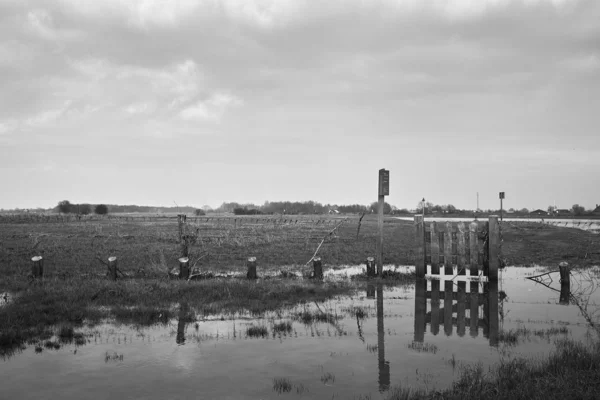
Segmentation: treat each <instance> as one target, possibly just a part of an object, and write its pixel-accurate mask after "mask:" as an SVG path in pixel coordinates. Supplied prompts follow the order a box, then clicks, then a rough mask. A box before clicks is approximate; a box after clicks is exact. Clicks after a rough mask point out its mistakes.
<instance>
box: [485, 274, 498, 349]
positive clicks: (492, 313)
mask: <svg viewBox="0 0 600 400" xmlns="http://www.w3.org/2000/svg"><path fill="white" fill-rule="evenodd" d="M488 302H489V303H488V304H489V306H488V313H489V314H488V318H487V322H488V325H489V327H490V336H489V338H490V346H497V345H498V322H499V316H498V281H490V282H489V284H488Z"/></svg>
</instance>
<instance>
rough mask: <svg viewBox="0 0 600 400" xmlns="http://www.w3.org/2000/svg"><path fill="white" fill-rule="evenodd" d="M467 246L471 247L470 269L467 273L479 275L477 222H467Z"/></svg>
mask: <svg viewBox="0 0 600 400" xmlns="http://www.w3.org/2000/svg"><path fill="white" fill-rule="evenodd" d="M469 246H470V247H471V251H470V255H471V260H470V261H469V263H470V264H471V270H470V272H469V274H470V275H471V276H476V275H479V267H478V264H479V246H478V239H477V222H471V223H470V224H469Z"/></svg>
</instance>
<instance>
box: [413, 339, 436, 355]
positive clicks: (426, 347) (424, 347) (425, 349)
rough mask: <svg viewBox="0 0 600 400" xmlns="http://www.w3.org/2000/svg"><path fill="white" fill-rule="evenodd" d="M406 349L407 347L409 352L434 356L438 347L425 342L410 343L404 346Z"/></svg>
mask: <svg viewBox="0 0 600 400" xmlns="http://www.w3.org/2000/svg"><path fill="white" fill-rule="evenodd" d="M406 347H408V348H409V349H411V350H414V351H417V352H419V353H432V354H435V353H437V351H438V347H437V346H436V345H435V344H432V343H426V342H415V341H413V342H411V343H409V344H408V345H406Z"/></svg>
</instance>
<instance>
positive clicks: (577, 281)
mask: <svg viewBox="0 0 600 400" xmlns="http://www.w3.org/2000/svg"><path fill="white" fill-rule="evenodd" d="M355 270H358V269H357V268H354V269H351V268H350V269H348V270H346V271H344V270H338V271H336V273H333V272H330V274H332V275H339V274H343V273H351V272H354V271H355ZM340 271H341V272H340ZM546 272H548V270H547V269H545V268H535V269H534V268H516V267H508V268H506V269H504V270H502V271H501V273H500V279H499V282H497V283H492V282H485V281H483V280H479V279H477V280H476V278H478V277H473V279H472V278H471V277H470V276H468V275H467V276H462V277H459V278H460V280H457V279H458V278H455V279H454V280H444V278H448V279H451V278H453V277H454V276H446V277H445V276H443V275H442V276H441V279H440V280H435V279H429V278H428V279H427V280H425V281H423V280H422V281H420V283H417V284H416V285H415V284H412V285H406V286H400V287H394V286H388V285H381V284H379V285H375V284H373V285H367V284H366V283H365V290H363V291H361V292H360V293H359V294H358V295H355V296H352V297H339V298H336V299H334V300H331V301H328V302H325V303H307V304H303V305H299V306H296V307H293V308H288V309H284V310H279V311H277V312H271V313H266V314H263V315H260V316H252V315H245V314H234V315H219V316H212V317H207V318H205V317H203V316H201V315H198V316H195V318H190V312H192V313H193V310H188V309H187V308H186V306H185V305H180V307H181V310H182V312H181V318H178V319H174V320H172V321H170V323H169V324H167V325H158V326H153V327H135V326H125V325H115V324H112V323H110V322H106V323H104V324H101V325H97V326H93V327H87V328H83V329H82V330H81V332H83V334H84V336H83V337H78V338H76V340H73V341H65V340H62V341H61V338H60V337H53V338H50V339H49V340H47V341H45V342H44V343H41V344H38V345H31V346H29V347H27V348H25V349H24V350H23V351H21V352H18V353H16V354H15V355H14V356H12V357H10V358H7V359H4V360H2V361H0V375H1V376H3V378H4V379H3V385H2V389H1V390H2V396H0V397H3V398H19V399H43V398H56V397H58V396H60V397H61V398H67V399H79V398H107V397H116V398H124V397H126V398H130V399H142V398H155V399H164V398H185V397H188V398H203V399H241V398H249V399H269V398H327V399H330V398H337V399H352V398H356V399H358V398H373V399H377V398H384V397H385V394H386V392H387V391H388V389H389V388H390V386H393V385H399V384H400V385H410V386H413V387H421V388H426V389H432V388H437V389H443V388H445V387H448V386H449V385H450V384H451V383H452V381H453V380H454V379H455V378H456V377H457V374H458V373H459V371H460V369H461V365H464V364H473V363H481V364H482V365H483V367H484V368H485V369H486V370H487V367H488V366H492V365H494V364H495V363H497V362H499V361H500V360H503V359H504V360H506V359H510V358H512V357H516V356H532V357H543V356H545V355H547V354H548V352H549V351H550V350H551V349H552V348H553V346H554V345H553V341H554V340H555V339H556V338H561V337H569V338H572V339H575V340H581V341H587V340H589V338H590V337H591V336H592V335H596V332H594V330H593V328H592V327H591V324H598V323H600V291H597V290H596V287H597V285H598V283H600V279H599V277H600V274H599V269H598V268H595V269H587V270H584V271H578V270H574V271H572V277H571V287H570V292H568V293H565V292H564V289H563V291H562V292H561V284H560V283H559V274H558V272H555V273H550V274H546V275H543V274H545V273H546ZM539 275H542V276H539ZM535 276H539V277H537V278H535V280H532V279H527V278H531V277H535ZM331 279H333V277H332V278H331ZM194 320H195V321H194ZM68 342H71V343H68ZM361 396H362V397H361ZM369 396H370V397H369Z"/></svg>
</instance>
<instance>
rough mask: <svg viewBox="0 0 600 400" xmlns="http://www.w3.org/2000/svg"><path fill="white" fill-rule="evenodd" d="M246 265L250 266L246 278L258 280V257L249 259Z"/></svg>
mask: <svg viewBox="0 0 600 400" xmlns="http://www.w3.org/2000/svg"><path fill="white" fill-rule="evenodd" d="M246 265H247V266H248V273H247V274H246V277H247V278H248V279H257V278H258V276H257V275H256V257H249V258H248V262H247V263H246Z"/></svg>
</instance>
